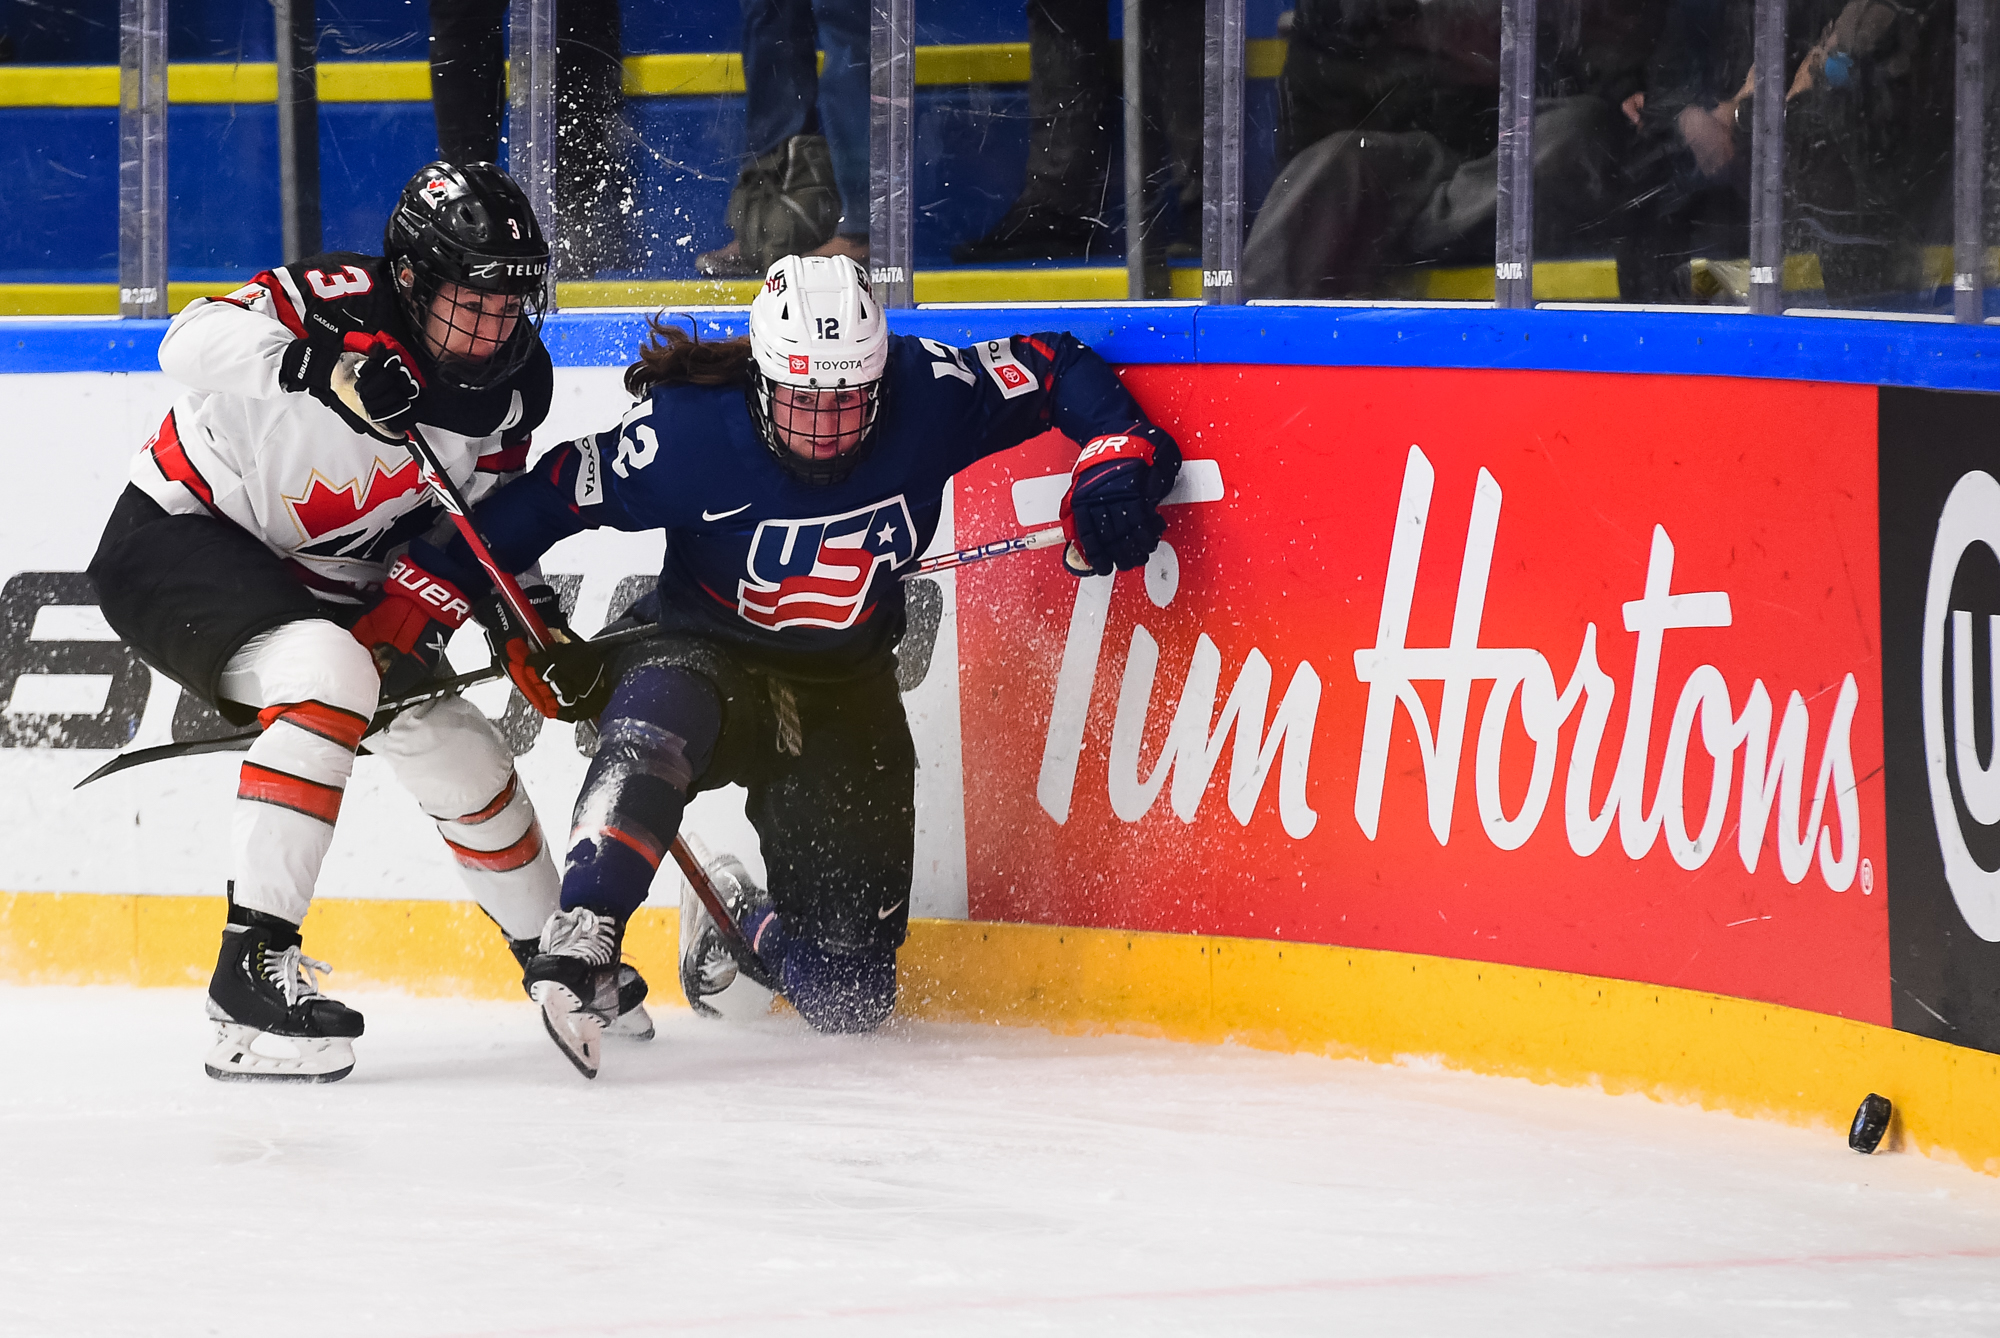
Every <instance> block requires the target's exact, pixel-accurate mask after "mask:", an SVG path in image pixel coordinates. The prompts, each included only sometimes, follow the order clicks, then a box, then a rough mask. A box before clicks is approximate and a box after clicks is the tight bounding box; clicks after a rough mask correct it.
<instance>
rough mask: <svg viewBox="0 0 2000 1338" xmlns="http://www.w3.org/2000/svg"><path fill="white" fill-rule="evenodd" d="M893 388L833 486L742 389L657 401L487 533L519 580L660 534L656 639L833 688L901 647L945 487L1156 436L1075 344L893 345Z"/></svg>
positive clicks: (503, 499) (495, 505)
mask: <svg viewBox="0 0 2000 1338" xmlns="http://www.w3.org/2000/svg"><path fill="white" fill-rule="evenodd" d="M884 379H885V381H886V383H887V384H886V385H885V387H884V392H885V393H884V403H883V406H882V410H881V415H880V417H879V419H878V420H877V423H876V427H875V435H874V438H873V440H872V441H871V442H870V443H868V444H867V446H866V450H867V455H866V456H865V458H864V459H863V460H862V461H861V463H860V465H859V466H857V467H856V468H855V470H854V472H853V473H852V474H850V475H849V476H848V477H847V478H846V479H845V480H843V481H842V482H840V483H836V484H829V485H821V486H813V485H809V484H806V483H803V482H800V481H799V480H796V479H794V478H793V477H792V476H791V475H790V474H789V473H788V472H787V471H786V470H785V468H784V467H783V465H781V464H780V463H779V461H778V460H776V459H775V458H774V457H773V456H772V455H771V453H770V451H768V450H767V449H766V448H765V446H764V444H763V442H762V441H761V440H760V439H759V438H758V436H757V433H756V429H755V428H754V427H753V426H752V425H751V421H750V413H749V409H748V407H747V405H746V403H745V392H744V390H743V388H742V387H740V386H730V387H706V386H688V385H674V386H659V387H656V388H654V389H653V390H652V391H651V392H650V393H649V394H648V395H647V396H646V398H644V399H643V400H641V401H640V402H639V403H638V404H636V405H634V406H633V407H632V409H631V411H630V412H628V413H627V414H626V415H625V418H624V421H623V422H621V423H620V424H619V425H618V426H617V427H616V428H613V429H611V430H609V431H606V432H602V433H599V434H598V435H597V436H595V437H586V438H584V439H582V440H580V441H574V442H567V443H565V444H563V445H562V446H559V447H557V448H556V449H555V450H554V451H552V452H550V453H549V454H548V455H547V456H546V457H544V458H543V459H542V460H541V461H540V462H538V463H537V464H536V465H535V467H534V468H533V469H532V470H531V471H530V472H529V473H528V474H527V475H525V476H523V477H522V478H520V479H517V480H515V481H514V482H513V483H510V484H509V485H507V486H506V487H504V488H502V489H500V490H499V491H498V492H497V493H496V494H495V495H494V496H493V497H492V498H491V499H490V500H488V501H486V502H485V503H483V504H482V505H480V506H479V507H478V508H477V509H476V511H477V519H478V522H479V527H480V530H481V532H482V533H483V534H484V535H485V536H486V539H487V542H488V543H489V544H490V545H491V546H492V548H493V552H494V556H495V557H496V558H498V559H499V561H500V563H501V564H502V565H503V566H505V567H506V568H507V569H509V570H519V569H521V568H524V567H526V566H528V565H529V564H530V563H532V562H534V561H535V560H536V559H538V558H539V557H540V556H541V554H542V553H543V552H544V551H546V550H547V549H548V548H549V546H550V545H552V544H554V543H555V542H556V541H557V540H560V539H563V538H565V537H567V536H569V535H571V534H575V533H577V532H578V531H580V530H584V529H592V528H598V527H605V526H608V527H610V528H613V529H620V530H652V529H664V530H666V531H667V555H666V563H665V566H664V567H663V568H662V570H661V572H660V582H659V604H660V614H659V619H660V622H661V624H662V625H663V626H666V627H669V628H672V629H675V630H680V631H687V632H692V633H697V634H701V635H705V636H711V637H714V638H716V639H718V640H721V641H725V642H727V643H729V644H730V645H731V646H733V647H735V648H737V649H738V650H740V651H742V652H746V653H747V654H748V655H749V657H750V658H752V659H753V660H756V661H760V662H763V663H765V664H767V665H769V666H770V667H771V668H774V669H777V670H780V671H782V672H785V673H788V674H791V675H794V676H797V677H801V678H812V679H838V678H843V677H847V676H849V675H850V674H852V673H854V672H855V671H856V670H857V669H859V668H860V667H861V666H862V665H863V664H864V663H866V662H867V661H869V660H870V659H872V658H873V657H876V656H879V655H882V654H886V653H887V652H888V651H889V650H891V649H892V648H893V647H894V646H895V643H896V641H897V639H898V638H899V637H900V636H901V635H902V631H903V590H902V581H901V579H900V576H899V573H900V572H901V571H902V569H904V568H906V567H907V566H909V565H910V564H911V563H912V562H914V561H916V559H917V557H918V555H919V554H921V553H922V552H923V551H924V549H925V548H927V547H928V546H929V545H930V542H931V539H932V537H933V536H934V535H935V533H936V531H937V526H938V519H939V515H940V512H941V510H942V508H943V504H944V490H945V486H946V484H947V483H948V482H949V481H950V479H951V476H952V475H953V474H955V473H957V472H958V471H959V470H961V469H964V468H965V467H966V466H967V465H970V464H972V463H973V462H974V461H975V460H978V459H980V458H982V457H984V456H987V455H991V454H993V453H994V452H996V451H1003V450H1006V449H1007V448H1008V447H1010V446H1014V445H1017V444H1018V443H1020V442H1023V441H1026V440H1028V439H1029V438H1031V437H1035V436H1038V435H1040V434H1041V433H1042V432H1044V431H1046V430H1048V429H1049V428H1051V427H1054V428H1057V429H1060V430H1061V431H1062V432H1063V433H1064V434H1065V435H1067V436H1069V437H1070V438H1071V439H1072V440H1074V441H1077V442H1085V441H1088V440H1090V439H1091V438H1093V437H1096V436H1100V435H1102V434H1104V433H1107V432H1124V431H1128V430H1130V429H1132V428H1134V427H1135V426H1137V427H1144V426H1149V424H1148V423H1147V420H1146V416H1145V414H1144V413H1143V412H1142V411H1141V410H1140V408H1139V406H1138V404H1137V403H1136V402H1135V401H1134V400H1133V399H1132V397H1131V395H1130V394H1128V393H1127V392H1126V390H1125V387H1124V386H1123V385H1121V384H1120V383H1119V381H1118V378H1117V377H1116V376H1115V375H1114V374H1113V373H1112V370H1111V368H1110V367H1109V366H1108V365H1106V363H1105V362H1104V360H1103V359H1102V358H1100V357H1098V356H1097V354H1096V353H1094V352H1092V351H1091V349H1090V348H1089V347H1088V346H1086V345H1084V344H1083V343H1081V342H1080V341H1078V340H1077V339H1075V338H1074V337H1073V336H1071V335H1068V334H1037V335H1015V336H1013V337H1011V338H1009V339H997V340H990V341H987V342H984V343H980V344H976V345H974V346H972V347H971V348H953V347H951V346H949V345H946V344H942V343H939V342H937V341H936V340H931V339H916V338H911V337H908V336H903V335H895V336H891V338H890V349H889V362H888V367H887V370H886V371H885V372H884ZM614 612H616V611H615V610H614Z"/></svg>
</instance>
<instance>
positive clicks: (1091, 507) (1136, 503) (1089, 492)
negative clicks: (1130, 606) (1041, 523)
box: [1061, 424, 1181, 576]
mask: <svg viewBox="0 0 2000 1338" xmlns="http://www.w3.org/2000/svg"><path fill="white" fill-rule="evenodd" d="M1180 470H1181V451H1180V447H1179V446H1177V445H1175V444H1174V439H1173V438H1172V437H1170V436H1168V435H1167V434H1166V433H1165V432H1162V431H1161V430H1160V429H1159V428H1157V427H1153V426H1150V425H1147V424H1135V425H1134V426H1133V428H1132V429H1131V430H1130V431H1129V432H1117V433H1112V434H1110V435H1108V436H1102V437H1097V438H1095V439H1094V440H1092V441H1090V442H1089V443H1088V444H1086V445H1085V446H1084V448H1083V451H1082V453H1081V454H1079V455H1078V456H1077V457H1076V465H1075V467H1074V468H1072V469H1071V470H1070V480H1069V491H1068V492H1066V493H1064V494H1063V499H1062V511H1061V515H1062V525H1063V534H1064V536H1065V537H1067V538H1068V539H1069V542H1070V547H1069V549H1068V550H1066V551H1065V553H1064V556H1063V565H1064V566H1065V567H1066V568H1068V569H1069V571H1070V573H1071V574H1072V575H1075V576H1106V575H1109V574H1110V573H1111V572H1112V571H1114V570H1116V571H1130V570H1131V569H1132V568H1134V567H1139V566H1144V565H1145V562H1146V559H1147V558H1149V557H1151V556H1152V555H1153V549H1154V548H1155V547H1156V546H1157V545H1158V544H1159V542H1160V535H1161V534H1163V533H1164V532H1165V531H1166V528H1167V522H1166V520H1165V518H1163V517H1162V516H1161V515H1160V499H1161V498H1163V497H1165V496H1166V495H1167V494H1168V493H1169V492H1170V491H1172V490H1173V486H1174V479H1175V478H1176V477H1177V476H1178V475H1179V474H1180ZM1079 557H1080V558H1081V565H1079V564H1078V559H1079Z"/></svg>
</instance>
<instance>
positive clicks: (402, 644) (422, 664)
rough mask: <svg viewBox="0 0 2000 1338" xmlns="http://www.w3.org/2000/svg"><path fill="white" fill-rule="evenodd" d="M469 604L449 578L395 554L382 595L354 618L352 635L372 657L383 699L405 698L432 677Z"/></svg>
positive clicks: (470, 606) (466, 612) (468, 612)
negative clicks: (393, 563)
mask: <svg viewBox="0 0 2000 1338" xmlns="http://www.w3.org/2000/svg"><path fill="white" fill-rule="evenodd" d="M471 612H472V605H471V604H470V603H469V602H467V600H466V598H465V596H464V595H462V594H460V593H459V590H458V587H457V586H455V585H453V584H452V583H451V582H450V581H447V580H445V579H444V578H442V577H439V576H433V575H431V573H429V572H427V571H425V570H424V569H423V568H422V567H419V566H418V565H417V564H416V563H414V562H412V561H410V559H409V558H408V557H399V558H397V559H396V563H395V565H394V566H392V567H390V568H389V577H388V579H387V580H385V581H383V582H382V594H381V597H380V598H378V599H377V600H376V601H375V602H374V604H372V605H370V606H369V607H368V609H367V610H366V611H365V612H363V613H362V615H361V616H360V617H359V618H357V619H355V621H354V627H353V629H352V630H353V632H354V639H355V640H356V641H359V642H360V643H361V644H362V645H364V646H366V647H367V648H368V651H369V653H370V654H371V655H373V656H374V657H375V669H376V671H377V672H378V673H380V674H381V675H382V696H383V697H384V698H395V697H406V696H408V695H409V694H410V693H412V692H415V691H417V690H418V689H419V688H421V687H422V686H423V685H424V684H426V683H428V682H429V681H430V680H431V677H432V675H434V674H435V673H436V672H437V667H438V662H439V661H441V660H442V659H444V648H445V644H446V643H447V642H449V641H450V640H451V634H452V633H453V632H455V631H457V630H458V629H459V628H460V627H462V626H463V625H464V624H465V619H466V616H467V615H468V614H470V613H471Z"/></svg>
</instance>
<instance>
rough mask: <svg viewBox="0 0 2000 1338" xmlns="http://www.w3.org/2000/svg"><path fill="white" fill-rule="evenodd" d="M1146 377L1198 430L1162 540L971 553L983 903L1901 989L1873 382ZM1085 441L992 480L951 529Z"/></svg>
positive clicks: (1200, 928) (1866, 994)
mask: <svg viewBox="0 0 2000 1338" xmlns="http://www.w3.org/2000/svg"><path fill="white" fill-rule="evenodd" d="M1125 379H1126V382H1127V384H1128V385H1130V386H1131V388H1132V389H1133V391H1134V392H1135V393H1136V394H1137V395H1138V396H1139V398H1140V400H1141V401H1142V402H1143V403H1144V404H1145V405H1146V406H1147V407H1148V410H1149V412H1151V413H1152V414H1153V415H1154V416H1155V418H1156V419H1157V420H1158V421H1159V422H1160V423H1161V424H1162V425H1164V426H1166V427H1167V428H1168V429H1169V430H1171V431H1172V432H1174V433H1175V435H1176V436H1177V438H1178V439H1179V440H1180V441H1181V443H1182V446H1183V449H1184V451H1185V453H1186V455H1187V457H1188V458H1189V460H1190V461H1191V462H1196V463H1191V465H1190V469H1189V476H1188V478H1187V479H1186V480H1184V483H1183V486H1182V488H1181V489H1180V490H1178V492H1177V495H1176V502H1175V504H1174V505H1172V506H1170V507H1169V508H1168V509H1167V511H1166V514H1167V516H1168V518H1169V524H1168V529H1167V536H1166V537H1167V545H1166V548H1165V549H1164V550H1163V551H1162V553H1160V554H1159V555H1156V558H1155V560H1154V562H1153V563H1152V564H1151V565H1150V566H1149V567H1148V568H1147V570H1146V571H1145V572H1143V573H1141V572H1130V573H1124V574H1121V575H1119V576H1117V577H1116V578H1115V579H1111V580H1104V579H1100V580H1096V581H1087V582H1077V581H1074V580H1072V579H1071V578H1070V577H1068V576H1066V575H1064V574H1063V573H1062V572H1061V570H1060V567H1059V564H1057V563H1056V562H1054V561H1052V560H1050V561H1040V560H1036V559H1033V558H1028V559H1020V560H1014V561H1009V562H1001V563H991V564H986V565H984V566H979V567H972V568H968V569H966V570H964V571H963V572H961V573H960V574H959V575H958V577H957V580H958V601H957V604H958V626H959V644H960V656H961V670H960V681H961V694H962V698H961V701H962V717H963V719H962V728H963V736H964V753H965V757H966V759H967V765H966V778H965V780H966V790H965V803H966V832H967V865H968V872H969V893H970V911H971V914H972V915H973V916H974V917H975V918H979V919H995V920H1013V921H1026V922H1037V923H1051V924H1076V925H1088V926H1098V927H1112V928H1128V929H1138V930H1154V931H1167V932H1199V933H1215V934H1229V935H1242V936H1248V937H1255V938H1268V939H1282V940H1294V941H1305V942H1315V943H1334V944H1348V945H1353V946H1357V947H1369V948H1389V949H1397V950H1402V951H1408V952H1419V953H1432V954H1440V955H1445V956H1451V957H1459V958H1471V959H1476V960H1484V961H1497V962H1508V963H1514V964H1519V965H1527V966H1536V967H1546V968H1553V969H1559V970H1567V971H1576V972H1583V973H1588V974H1594V975H1605V976H1614V977H1620V978H1626V979H1634V980H1644V981H1651V982H1655V983H1659V984H1665V985H1673V986H1679V987H1683V988H1690V989H1702V990H1713V991H1717V992H1720V993H1726V994H1732V995H1738V996H1743V997H1748V998H1757V999H1767V1000H1771V1001H1774V1002H1779V1003H1784V1004H1789V1005H1793V1006H1796V1007H1802V1008H1809V1009H1813V1010H1817V1011H1820V1012H1827V1013H1835V1014H1841V1015H1845V1016H1849V1017H1855V1018H1861V1019H1864V1020H1867V1021H1871V1022H1878V1023H1884V1024H1886V1023H1888V1022H1889V1021H1890V1002H1889V982H1888V937H1887V934H1888V930H1887V925H1888V919H1887V915H1886V911H1885V902H1886V900H1887V895H1886V893H1887V884H1888V879H1887V870H1886V869H1885V867H1884V858H1883V849H1884V844H1883V843H1884V838H1883V816H1882V814H1883V803H1882V783H1881V764H1882V751H1883V750H1882V725H1881V719H1882V716H1881V688H1880V681H1881V674H1880V664H1879V650H1880V647H1879V644H1878V643H1879V633H1878V629H1879V627H1880V625H1881V623H1880V608H1879V582H1878V572H1877V541H1876V463H1875V451H1876V413H1875V405H1876V394H1877V392H1876V390H1875V389H1874V388H1872V387H1852V386H1833V385H1813V384H1798V383H1784V382H1775V381H1758V382H1752V381H1737V380H1730V379H1719V378H1689V377H1664V376H1662V377H1647V376H1610V375H1590V374H1577V373H1555V372H1519V371H1504V372H1503V371H1490V372H1489V371H1454V370H1378V369H1365V368H1332V367H1249V366H1196V367H1167V366H1161V367H1144V368H1134V369H1131V370H1129V371H1128V372H1126V373H1125ZM1072 456H1073V447H1071V446H1070V445H1069V444H1068V443H1066V442H1064V441H1062V440H1060V439H1059V438H1055V437H1050V438H1046V439H1044V440H1042V441H1039V442H1036V443H1032V444H1030V445H1029V446H1028V447H1025V448H1023V449H1021V450H1019V451H1015V452H1011V453H1009V454H1007V455H1004V456H1001V457H998V458H996V459H995V460H993V461H990V462H988V463H987V464H985V465H984V466H982V467H981V468H979V469H978V470H975V471H974V472H972V473H970V474H967V475H965V476H963V477H962V479H961V486H960V491H959V493H958V499H957V513H956V514H957V533H958V536H959V542H960V543H961V544H967V543H974V542H978V541H980V540H983V539H987V538H993V537H998V536H1002V535H1005V534H1009V533H1013V532H1015V531H1017V530H1019V529H1021V528H1023V526H1024V525H1027V524H1035V523H1046V519H1047V515H1048V513H1049V512H1050V511H1052V509H1053V498H1054V497H1056V496H1059V495H1060V491H1061V487H1060V479H1059V478H1058V477H1057V476H1059V475H1060V474H1062V473H1063V472H1064V470H1066V468H1067V464H1068V461H1069V459H1070V458H1071V457H1072Z"/></svg>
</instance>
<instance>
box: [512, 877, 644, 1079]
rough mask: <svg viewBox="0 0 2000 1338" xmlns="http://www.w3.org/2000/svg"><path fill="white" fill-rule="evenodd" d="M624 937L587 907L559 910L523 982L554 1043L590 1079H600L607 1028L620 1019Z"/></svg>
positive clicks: (605, 917)
mask: <svg viewBox="0 0 2000 1338" xmlns="http://www.w3.org/2000/svg"><path fill="white" fill-rule="evenodd" d="M623 937H624V926H623V925H621V924H619V923H618V921H616V920H614V919H612V918H611V917H610V916H608V915H600V914H598V913H597V912H596V911H593V910H591V909H590V908H589V907H587V906H579V907H577V908H576V909H575V910H568V911H558V912H556V913H555V914H554V915H552V916H550V917H549V922H548V924H547V925H545V926H543V928H542V937H541V942H540V945H539V946H540V949H541V951H539V952H537V953H536V954H535V955H534V956H533V957H532V958H530V959H529V960H528V966H527V972H526V975H525V977H524V979H523V983H524V984H526V985H527V987H528V997H529V998H530V999H533V1000H534V1001H535V1002H536V1003H537V1004H540V1005H541V1009H542V1025H543V1026H544V1027H546V1028H548V1033H549V1039H550V1040H552V1041H554V1042H555V1043H556V1047H557V1048H558V1049H560V1050H561V1051H562V1052H563V1055H564V1056H565V1057H566V1058H567V1059H568V1060H569V1062H570V1063H572V1064H574V1065H576V1071H577V1072H578V1073H581V1074H582V1075H583V1076H584V1077H586V1078H595V1077H596V1076H597V1066H598V1062H599V1059H600V1058H601V1050H602V1041H603V1037H604V1031H605V1028H606V1027H607V1026H609V1025H610V1024H611V1022H612V1021H613V1020H614V1019H615V1018H617V1016H618V1003H619V999H618V979H619V976H620V974H621V971H620V963H619V961H618V947H619V941H620V940H621V939H622V938H623ZM635 974H636V973H635Z"/></svg>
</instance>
